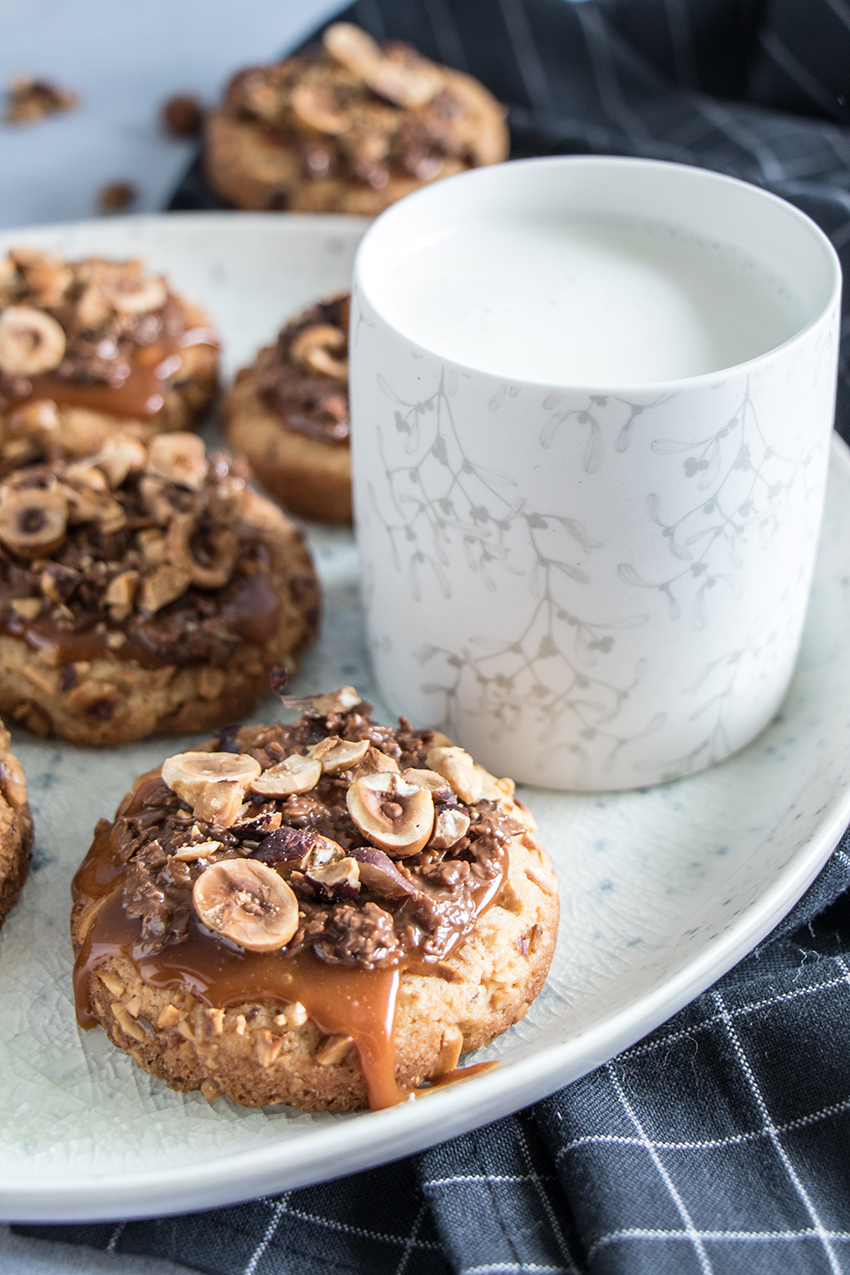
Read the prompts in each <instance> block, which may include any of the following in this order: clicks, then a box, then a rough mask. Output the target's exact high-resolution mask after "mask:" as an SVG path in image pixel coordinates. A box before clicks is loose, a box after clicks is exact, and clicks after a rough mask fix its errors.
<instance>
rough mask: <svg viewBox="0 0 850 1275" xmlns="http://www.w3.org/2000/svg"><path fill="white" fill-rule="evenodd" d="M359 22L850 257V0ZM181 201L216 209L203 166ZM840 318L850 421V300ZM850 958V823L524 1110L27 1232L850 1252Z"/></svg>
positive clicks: (558, 133)
mask: <svg viewBox="0 0 850 1275" xmlns="http://www.w3.org/2000/svg"><path fill="white" fill-rule="evenodd" d="M344 16H346V17H350V18H353V19H354V20H356V21H358V22H360V23H361V25H363V26H365V27H366V28H367V29H368V30H370V31H371V32H372V33H373V34H375V35H376V36H378V37H379V38H384V37H386V36H393V37H398V38H404V39H408V40H410V41H411V42H412V43H413V44H415V45H417V47H419V48H420V49H421V50H423V52H425V53H427V54H429V55H430V56H432V57H435V58H438V59H439V60H441V61H444V62H449V63H452V64H453V65H455V66H459V67H461V68H463V69H466V70H469V71H471V72H472V73H473V74H475V75H477V76H479V77H480V78H481V79H482V80H483V81H484V82H485V83H486V84H487V85H488V86H489V87H490V88H491V89H492V90H493V91H494V92H495V93H496V94H497V95H498V96H499V97H500V98H501V100H502V101H505V102H507V103H509V105H510V123H511V128H512V133H513V137H514V146H515V153H516V154H518V155H519V154H522V155H526V154H540V153H572V152H581V153H587V152H603V153H608V154H628V155H646V156H656V157H660V158H664V159H675V160H682V161H685V162H688V163H694V164H700V165H703V166H706V167H709V168H715V169H718V170H721V171H724V172H729V173H733V174H735V175H736V176H739V177H743V178H746V179H748V180H750V181H754V182H757V183H759V184H760V185H763V186H766V187H768V188H769V189H771V190H774V191H776V192H777V193H779V194H782V195H784V196H785V197H786V198H788V199H790V200H792V202H794V203H796V204H798V205H799V206H800V207H801V208H803V209H805V211H807V212H808V213H809V214H810V215H811V216H813V217H814V218H815V219H816V220H817V221H818V222H819V223H820V224H821V225H822V226H823V227H824V229H825V230H826V231H827V233H828V234H829V235H830V236H831V238H832V241H833V243H834V244H835V246H836V248H837V250H838V251H839V253H840V254H841V255H842V256H843V258H844V260H845V263H850V129H848V127H847V125H848V124H850V104H849V103H850V0H766V2H764V3H758V2H756V0H587V2H586V3H583V4H576V5H570V4H568V3H566V0H361V3H358V4H356V5H354V6H353V8H352V9H349V10H346V13H345V15H344ZM173 206H175V207H184V208H185V207H195V208H196V207H215V206H218V205H217V202H216V201H215V199H214V197H212V196H211V195H210V193H209V192H208V191H207V190H206V189H205V187H204V185H203V182H202V179H201V178H200V176H199V172H198V170H197V168H196V169H195V170H193V172H192V173H190V174H189V175H188V176H187V179H186V181H185V182H184V183H183V185H182V186H181V188H180V190H179V191H178V194H177V196H176V197H175V200H174V205H173ZM848 315H850V310H848V309H847V308H845V316H848ZM843 337H844V341H843V349H842V364H841V384H840V388H839V426H840V427H841V428H842V430H843V432H845V434H846V435H850V375H848V374H850V368H848V348H850V317H845V320H844V329H843ZM848 957H850V833H849V834H847V835H846V836H845V838H844V840H843V841H842V843H841V845H840V846H839V848H838V849H837V850H836V852H835V854H834V855H833V856H832V858H831V859H830V861H829V863H828V865H827V867H826V868H825V870H824V872H823V873H822V874H821V876H820V877H819V878H818V880H817V881H816V882H815V884H814V885H813V886H812V887H811V889H810V890H809V891H808V893H807V894H806V895H805V897H804V898H803V900H801V902H800V903H799V904H798V905H797V906H796V908H794V910H793V911H792V912H791V914H790V915H789V916H788V917H787V918H786V919H785V921H784V922H783V923H782V924H781V925H780V926H779V927H778V928H777V930H775V931H774V933H773V934H772V935H771V936H770V938H769V940H767V941H766V942H764V943H762V944H761V945H760V946H759V947H758V948H757V950H756V951H755V952H754V953H753V954H752V955H750V956H749V957H747V959H746V960H744V961H743V962H742V963H741V964H740V965H739V966H737V967H736V969H734V970H732V972H731V973H729V974H727V975H726V977H725V978H724V979H722V980H721V981H720V982H719V983H718V984H717V985H716V986H715V987H713V988H712V989H711V990H710V991H708V992H706V993H705V994H704V995H702V996H700V997H698V998H697V999H696V1000H695V1001H694V1002H693V1004H691V1005H690V1006H688V1008H687V1009H685V1010H683V1011H682V1012H681V1013H680V1014H678V1015H676V1017H675V1018H673V1019H671V1021H670V1022H668V1023H667V1024H665V1026H663V1027H662V1028H660V1029H659V1030H658V1031H656V1032H655V1033H653V1035H651V1036H650V1037H648V1038H647V1039H646V1040H644V1041H642V1042H641V1043H640V1044H638V1045H636V1046H635V1047H634V1048H632V1049H629V1050H627V1051H626V1052H625V1053H623V1054H621V1055H620V1056H619V1057H618V1058H616V1059H615V1060H614V1061H613V1062H611V1063H609V1064H608V1065H607V1066H605V1067H602V1068H600V1069H599V1070H597V1071H595V1072H593V1073H592V1074H590V1075H589V1076H586V1077H585V1078H584V1079H583V1080H580V1081H578V1082H576V1083H575V1084H572V1085H570V1086H569V1087H568V1088H566V1089H564V1090H562V1091H561V1092H560V1093H557V1094H555V1095H553V1096H552V1097H551V1098H548V1099H547V1100H546V1101H544V1102H541V1103H539V1104H538V1105H537V1106H535V1107H533V1108H531V1109H530V1110H528V1111H525V1112H522V1113H520V1114H518V1115H515V1116H511V1117H509V1118H507V1119H505V1120H501V1121H499V1122H497V1123H496V1124H493V1125H490V1126H488V1127H487V1128H484V1129H481V1130H479V1131H477V1132H475V1133H470V1134H467V1135H466V1136H465V1137H462V1138H457V1139H455V1140H454V1141H451V1142H447V1143H444V1144H443V1145H441V1146H438V1147H435V1148H434V1149H433V1150H430V1151H427V1152H425V1153H423V1154H422V1155H419V1156H417V1157H415V1158H414V1159H411V1160H408V1161H404V1162H402V1163H400V1164H397V1165H393V1166H391V1167H389V1168H382V1169H375V1170H372V1171H371V1172H368V1173H362V1174H358V1175H356V1176H354V1177H349V1178H345V1179H341V1180H340V1181H337V1182H332V1183H326V1184H324V1185H322V1186H314V1187H308V1188H306V1189H304V1190H300V1191H292V1192H288V1193H286V1194H284V1195H281V1196H275V1197H270V1198H268V1199H261V1200H256V1201H253V1202H251V1203H249V1204H243V1205H238V1206H236V1207H234V1208H229V1209H219V1210H217V1211H215V1212H211V1213H204V1214H193V1215H191V1216H187V1217H180V1218H169V1219H164V1220H159V1221H144V1222H129V1223H122V1224H120V1225H118V1226H116V1225H114V1224H109V1225H92V1226H62V1227H50V1226H46V1227H45V1226H38V1227H20V1228H18V1229H19V1230H20V1231H21V1232H22V1233H24V1234H29V1235H35V1236H40V1237H42V1238H53V1239H63V1240H71V1241H74V1242H76V1243H81V1244H91V1245H94V1246H96V1247H99V1248H107V1249H110V1250H112V1251H115V1252H121V1253H144V1254H154V1255H158V1256H161V1257H167V1258H170V1259H171V1260H173V1261H178V1262H182V1263H184V1264H185V1265H187V1266H190V1267H194V1268H196V1269H198V1270H202V1271H209V1272H214V1273H215V1275H236V1272H241V1273H244V1275H283V1273H285V1275H343V1273H345V1275H447V1273H448V1272H463V1275H502V1273H504V1275H514V1273H516V1275H526V1273H528V1275H560V1272H590V1273H592V1275H643V1273H646V1275H691V1272H694V1275H709V1273H712V1272H713V1273H714V1275H732V1273H733V1272H734V1273H740V1275H761V1273H764V1275H777V1273H780V1275H798V1273H799V1275H803V1273H805V1275H821V1272H823V1273H824V1275H826V1273H828V1272H833V1273H835V1272H842V1271H846V1272H850V960H849V959H848Z"/></svg>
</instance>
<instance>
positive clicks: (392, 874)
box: [348, 846, 416, 899]
mask: <svg viewBox="0 0 850 1275" xmlns="http://www.w3.org/2000/svg"><path fill="white" fill-rule="evenodd" d="M348 853H349V854H350V855H351V857H352V858H353V859H356V860H357V862H358V864H359V865H360V881H361V884H362V885H364V886H365V887H366V889H367V890H374V892H375V893H376V894H380V895H382V896H383V897H384V898H386V899H402V898H404V897H405V895H408V896H410V897H411V898H412V897H413V896H414V895H415V894H416V887H415V886H414V885H413V883H412V882H411V881H409V880H408V878H407V877H406V876H404V875H403V874H402V873H401V872H399V870H398V868H397V867H396V866H395V864H394V863H393V861H392V859H391V858H390V857H389V855H386V854H384V852H383V850H378V849H376V847H375V846H352V847H351V849H350V850H349V852H348Z"/></svg>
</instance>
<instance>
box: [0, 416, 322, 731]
mask: <svg viewBox="0 0 850 1275" xmlns="http://www.w3.org/2000/svg"><path fill="white" fill-rule="evenodd" d="M247 473H248V469H247V466H246V464H245V462H244V461H240V460H238V459H236V460H235V459H233V458H232V457H230V456H228V455H227V454H226V453H224V452H217V453H214V454H213V455H212V456H210V457H209V459H208V458H207V457H206V455H205V452H204V445H203V443H202V441H201V439H200V438H199V437H198V435H197V434H186V433H180V432H175V433H170V434H160V435H158V436H157V437H155V438H154V439H152V441H151V443H150V445H149V446H145V445H144V444H143V443H141V442H139V440H138V439H135V438H132V437H130V436H127V435H122V434H113V435H112V437H111V438H110V439H109V440H108V441H107V442H106V443H104V445H103V447H102V448H101V449H100V450H99V451H98V452H96V453H95V454H94V455H92V456H89V457H87V458H85V459H83V460H79V461H69V460H63V459H56V458H54V459H53V460H52V461H50V462H45V463H43V464H39V465H31V466H26V467H23V468H20V469H17V470H15V471H14V472H13V473H12V474H10V475H8V476H7V477H6V479H5V480H4V481H3V482H2V483H0V712H4V713H7V714H10V715H11V716H12V717H14V718H15V719H16V720H17V721H20V722H22V723H23V724H24V725H25V726H27V727H28V728H29V729H30V730H32V731H34V732H35V733H36V734H39V735H47V734H50V733H51V732H53V733H55V734H57V735H61V736H62V737H63V738H65V739H69V740H71V741H72V742H73V743H78V744H90V745H100V746H104V745H109V746H112V745H116V744H123V743H126V742H128V741H129V740H133V739H140V738H142V737H143V736H145V735H149V734H151V733H152V732H154V731H172V732H173V731H195V730H208V729H210V728H211V727H214V726H217V725H220V724H221V722H224V721H233V720H234V719H238V718H240V717H243V716H245V715H246V714H247V713H249V712H252V711H253V710H254V708H256V707H257V705H258V704H259V703H260V702H261V700H262V699H263V697H264V695H265V694H266V692H267V689H268V677H269V672H270V670H271V669H272V668H274V667H276V666H278V665H284V666H286V667H290V668H294V667H295V666H296V656H297V652H298V651H300V650H301V649H302V647H304V646H305V645H306V644H307V643H308V642H309V641H310V640H311V639H312V637H313V635H314V633H315V629H316V622H317V615H318V586H317V582H316V576H315V574H314V571H313V567H312V564H311V562H310V558H309V555H308V553H307V550H306V548H305V547H304V544H303V541H302V538H301V536H300V534H299V532H297V531H296V529H295V528H294V527H293V526H292V524H291V523H290V522H289V520H288V519H287V518H286V517H285V515H284V514H283V513H282V512H281V511H280V510H279V509H278V508H277V506H275V505H273V504H272V503H271V502H270V501H268V500H266V499H265V498H264V497H262V496H260V495H258V494H257V493H256V492H254V491H252V490H251V489H250V487H249V486H248V485H247V481H246V478H247Z"/></svg>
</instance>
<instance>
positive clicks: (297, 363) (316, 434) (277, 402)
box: [256, 293, 351, 445]
mask: <svg viewBox="0 0 850 1275" xmlns="http://www.w3.org/2000/svg"><path fill="white" fill-rule="evenodd" d="M350 301H351V298H350V296H349V294H348V293H341V294H340V295H339V296H336V297H330V298H329V299H328V300H326V301H320V302H319V303H318V304H317V305H314V306H311V307H310V308H309V309H308V310H305V311H304V312H303V313H302V314H300V315H298V317H297V318H295V319H293V320H292V321H291V322H290V323H288V324H287V325H286V327H285V328H284V329H283V331H282V332H281V333H280V335H279V336H278V339H277V342H276V344H275V345H273V346H270V347H269V348H268V349H265V350H262V351H261V352H260V355H259V357H258V359H257V365H256V385H257V393H258V394H259V396H260V398H261V399H262V401H263V402H264V403H265V404H266V405H267V406H268V407H270V408H271V409H272V411H274V412H277V414H278V415H279V416H281V417H283V419H284V421H285V423H286V425H287V426H288V427H289V429H294V430H297V431H298V432H299V433H302V434H309V435H310V437H311V438H318V439H320V440H321V441H322V442H326V443H335V444H343V445H347V444H348V436H349V414H348V318H349V309H350Z"/></svg>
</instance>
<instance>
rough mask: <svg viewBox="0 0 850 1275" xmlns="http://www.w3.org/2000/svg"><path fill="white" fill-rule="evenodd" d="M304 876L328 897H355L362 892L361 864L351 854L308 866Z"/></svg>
mask: <svg viewBox="0 0 850 1275" xmlns="http://www.w3.org/2000/svg"><path fill="white" fill-rule="evenodd" d="M304 876H305V877H306V879H307V881H309V883H310V885H312V886H314V887H315V888H316V889H317V890H318V892H319V893H320V894H321V895H322V896H324V897H325V898H328V899H355V898H356V897H357V895H358V894H359V893H360V865H359V863H358V862H357V860H356V859H354V858H352V857H351V856H350V855H346V856H345V857H344V858H342V859H339V860H337V862H335V863H328V864H323V865H320V866H317V867H312V866H308V867H307V868H306V870H305V872H304Z"/></svg>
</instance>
